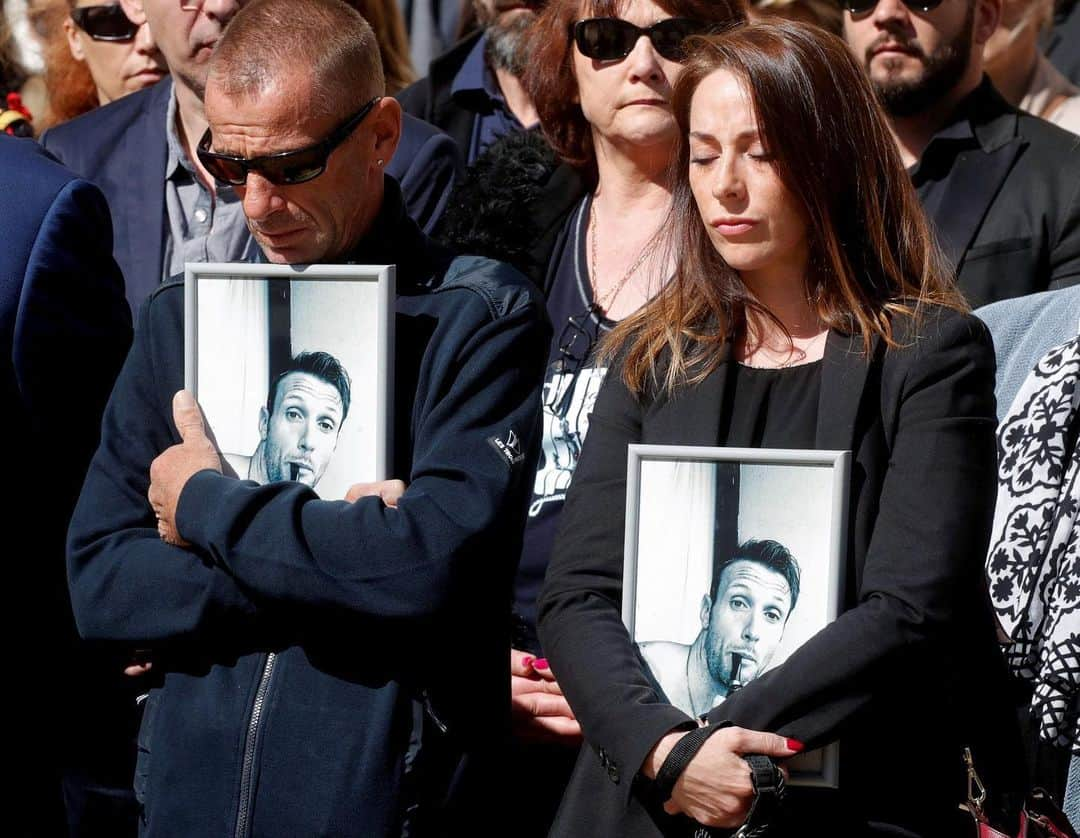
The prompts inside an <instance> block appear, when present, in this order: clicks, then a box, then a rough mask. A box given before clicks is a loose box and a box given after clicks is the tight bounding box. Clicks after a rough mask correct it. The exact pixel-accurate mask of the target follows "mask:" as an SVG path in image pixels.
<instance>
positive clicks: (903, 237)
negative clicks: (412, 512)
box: [540, 23, 1020, 838]
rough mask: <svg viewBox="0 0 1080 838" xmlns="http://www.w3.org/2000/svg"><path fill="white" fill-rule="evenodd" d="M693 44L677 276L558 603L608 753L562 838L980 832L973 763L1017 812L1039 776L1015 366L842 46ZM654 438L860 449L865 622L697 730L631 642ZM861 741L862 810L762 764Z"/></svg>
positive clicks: (850, 584) (584, 783) (749, 37)
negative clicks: (1004, 549)
mask: <svg viewBox="0 0 1080 838" xmlns="http://www.w3.org/2000/svg"><path fill="white" fill-rule="evenodd" d="M691 44H692V46H691V50H692V55H691V57H690V59H689V60H688V62H687V64H686V69H685V70H684V72H683V74H682V75H681V76H680V78H679V80H678V81H677V82H676V84H675V90H674V93H673V96H672V107H673V112H674V115H675V118H676V120H677V121H678V125H679V129H680V131H679V133H680V141H679V143H678V146H677V153H676V159H675V169H674V172H675V177H676V179H677V180H676V183H675V184H674V192H673V203H672V209H671V214H670V219H671V226H672V229H673V233H672V236H673V243H674V248H675V252H676V253H678V254H679V258H678V260H677V264H676V267H675V274H674V277H673V279H672V280H671V282H669V283H668V284H667V285H666V286H665V287H664V289H663V290H661V291H660V293H659V294H658V295H657V297H655V298H654V299H653V300H652V302H650V303H648V304H647V305H646V306H644V307H643V308H642V309H641V310H639V311H638V312H637V313H635V314H633V315H631V316H629V317H628V318H626V319H624V320H623V321H622V322H621V323H620V324H619V325H618V326H616V327H615V329H613V330H612V332H611V333H610V335H609V336H608V337H607V338H606V340H605V343H604V351H602V352H601V355H600V358H601V363H603V360H604V359H607V360H609V361H610V362H611V363H612V369H611V372H610V373H609V375H608V376H607V379H606V381H605V384H604V387H603V390H602V391H601V393H600V395H599V397H598V399H597V402H596V406H595V410H594V411H593V414H592V420H591V422H592V427H591V430H590V432H589V438H588V440H587V442H586V444H585V450H584V452H583V454H582V459H581V463H580V465H579V467H578V470H577V473H576V475H575V478H574V484H573V486H572V487H571V489H570V493H569V496H568V498H567V502H566V508H565V510H564V514H563V516H562V521H561V522H560V532H559V537H558V540H557V543H556V546H555V550H554V553H553V556H552V561H551V567H550V569H549V572H548V576H547V581H546V584H545V587H544V591H543V594H542V597H541V602H540V637H541V641H542V642H543V644H544V649H545V652H546V653H547V655H548V657H549V659H550V663H551V666H552V668H553V670H554V672H555V673H556V674H557V675H558V676H559V679H560V680H559V683H560V684H561V686H562V688H563V690H564V692H565V694H566V697H567V699H568V700H569V702H570V706H571V707H572V708H573V710H574V712H575V713H576V715H577V718H578V719H579V721H580V724H581V727H582V730H583V732H584V736H585V739H586V742H587V743H588V744H587V747H585V748H583V749H582V753H581V756H580V759H579V761H578V763H577V766H576V767H575V772H574V777H573V779H572V782H571V785H570V788H569V790H568V792H567V795H566V797H565V798H564V800H563V804H562V807H561V809H560V812H559V817H558V818H557V820H556V822H555V825H554V826H553V829H552V835H558V836H560V838H562V836H570V837H571V838H572V836H588V837H589V838H591V836H596V835H620V836H632V837H635V838H636V836H660V835H663V836H691V835H694V836H697V835H704V834H713V833H710V832H708V831H706V830H702V829H701V825H706V826H707V827H718V828H724V829H732V828H737V827H740V825H742V824H744V822H746V820H747V818H748V817H749V822H748V823H749V826H750V828H751V830H753V829H754V828H757V827H760V826H766V825H767V826H768V828H769V831H768V833H767V834H768V835H776V836H795V835H799V836H804V835H813V836H817V835H837V836H849V835H850V836H856V835H858V836H862V835H891V836H947V835H948V836H951V835H963V834H973V832H974V829H973V825H972V823H971V820H970V816H969V815H967V814H964V813H961V812H960V811H959V810H958V804H959V803H961V802H963V801H964V800H965V797H966V795H965V792H966V786H965V779H966V776H965V771H964V762H963V753H964V748H965V747H970V748H971V749H972V751H973V752H974V755H975V761H976V765H977V767H978V770H979V771H980V773H981V775H982V777H983V779H984V780H986V782H987V786H988V787H989V788H990V789H991V790H992V792H994V793H996V794H997V795H998V800H999V801H1000V799H1001V795H1002V794H1003V793H1005V792H1011V791H1013V790H1014V789H1015V788H1016V787H1017V784H1016V778H1015V776H1014V772H1015V771H1016V770H1018V766H1019V764H1020V761H1019V756H1018V752H1017V748H1016V746H1017V742H1018V740H1017V736H1016V730H1015V722H1014V719H1013V716H1012V712H1011V708H1010V706H1009V701H1008V697H1007V695H1006V694H1005V680H1004V671H1003V668H1002V661H1001V659H1000V655H999V653H998V650H997V649H996V647H995V642H994V640H995V638H994V630H993V624H992V619H991V616H990V613H989V609H988V602H987V599H986V595H985V591H984V587H983V585H984V583H983V578H982V572H981V557H982V556H983V555H984V554H985V549H986V544H987V539H988V535H989V525H990V521H991V517H992V511H993V503H994V482H995V480H994V478H995V448H994V426H995V418H994V395H993V388H994V355H993V347H992V345H991V342H990V339H989V336H988V334H987V331H986V329H985V327H984V326H982V324H981V323H979V321H977V320H975V319H974V318H972V317H971V316H970V315H968V314H967V313H966V311H967V309H966V306H965V304H964V302H963V299H962V298H961V297H960V295H959V293H958V292H957V291H956V289H955V287H954V285H953V282H952V279H951V277H950V276H949V273H948V270H947V268H946V267H945V265H944V263H943V261H942V257H941V256H940V255H939V253H938V252H937V250H936V248H935V246H934V244H933V239H932V236H931V232H930V230H929V227H928V224H927V221H926V219H925V216H924V215H923V213H922V211H921V210H920V208H919V203H918V199H917V197H916V195H915V193H914V190H913V188H912V186H911V183H910V179H909V178H908V177H907V174H906V172H905V170H904V168H903V166H902V164H901V162H900V159H899V156H898V153H897V151H896V148H895V145H894V143H893V142H892V139H891V136H890V134H889V130H888V127H887V124H886V122H885V118H884V116H883V114H882V111H881V109H880V107H879V106H878V104H877V102H876V100H875V98H874V94H873V92H872V91H871V89H870V86H869V84H868V82H867V80H866V78H865V76H864V74H863V73H862V71H861V69H860V67H859V66H858V64H857V63H856V62H855V60H854V59H853V57H852V55H851V53H850V52H849V50H848V49H847V48H846V47H845V45H844V44H843V42H842V41H840V40H839V39H838V38H836V37H834V36H832V35H829V34H826V33H825V32H824V31H822V30H818V29H815V28H813V27H804V26H800V25H798V24H792V23H775V24H770V25H766V24H754V25H746V26H739V27H735V28H733V29H731V30H729V31H727V32H725V33H723V34H721V35H718V36H715V37H710V38H707V39H695V41H693V42H691ZM643 441H644V442H649V443H656V444H665V443H666V444H687V445H728V446H736V447H758V448H793V449H815V448H816V449H827V450H838V449H839V450H849V451H851V452H852V469H851V481H850V486H849V497H848V524H849V526H848V529H847V532H846V544H845V553H844V555H845V556H846V561H847V563H848V564H847V572H846V577H847V580H848V581H847V589H846V599H845V601H844V602H843V604H842V611H843V613H842V615H841V616H840V618H839V619H838V620H836V621H835V622H833V623H832V624H830V625H829V626H827V627H826V628H824V629H823V630H821V631H820V632H819V633H818V634H816V635H815V636H813V637H812V638H811V639H810V640H808V641H807V642H806V643H805V644H803V645H802V646H801V647H800V648H799V649H797V650H795V651H794V652H793V653H792V654H791V655H790V656H789V657H788V658H787V659H786V660H785V661H784V662H783V663H780V664H779V665H778V666H776V667H775V668H773V669H772V670H770V671H768V672H766V673H765V674H763V675H761V676H760V677H757V678H755V679H754V680H752V681H750V682H748V683H746V684H744V685H742V686H741V688H739V689H737V690H733V691H731V692H729V693H728V695H727V696H726V697H725V698H723V699H722V700H720V701H719V702H718V703H716V704H714V706H713V707H712V708H711V709H709V710H707V711H706V712H704V713H703V714H702V715H701V716H700V717H699V718H691V717H690V716H688V715H687V714H686V713H684V712H683V711H681V710H679V709H678V708H677V707H675V706H673V705H672V704H671V703H670V702H669V701H668V700H667V697H666V696H665V695H664V694H663V692H662V691H661V690H660V688H659V687H658V686H657V681H656V679H655V678H653V677H652V676H651V675H650V673H649V671H648V669H647V666H646V663H645V661H644V660H643V659H642V657H641V656H640V654H639V653H638V652H637V650H636V648H635V646H634V644H633V643H632V641H631V639H630V637H629V636H628V634H627V631H626V629H625V627H624V626H623V622H622V617H621V601H622V568H623V533H624V525H625V511H624V510H625V508H626V473H627V446H628V445H629V444H631V443H638V442H643ZM777 734H778V736H777ZM780 737H784V739H782V738H780ZM785 739H786V741H785ZM836 741H839V750H840V780H839V783H840V785H839V788H838V789H825V788H805V787H793V788H787V789H786V790H785V791H780V790H779V786H780V785H781V784H780V780H779V776H778V773H777V772H776V770H775V769H774V768H773V767H772V766H771V765H770V763H769V761H767V760H762V759H761V758H760V757H754V756H751V757H750V759H749V760H747V759H744V757H745V756H747V755H753V754H754V753H761V752H763V753H765V754H767V755H769V756H771V757H774V758H780V759H779V762H781V763H783V762H784V761H785V760H786V758H789V757H791V756H793V755H794V754H795V753H796V752H798V751H801V750H803V749H804V748H805V749H807V750H811V751H812V750H814V749H816V748H819V747H821V746H823V745H825V744H828V743H831V742H836ZM809 756H811V757H812V756H813V754H810V755H809ZM964 819H967V823H966V824H965V822H964ZM965 830H966V832H965ZM716 834H727V833H716Z"/></svg>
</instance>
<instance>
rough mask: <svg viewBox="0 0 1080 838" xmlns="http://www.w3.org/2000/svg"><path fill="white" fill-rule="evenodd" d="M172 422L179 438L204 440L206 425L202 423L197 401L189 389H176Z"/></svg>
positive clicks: (196, 440)
mask: <svg viewBox="0 0 1080 838" xmlns="http://www.w3.org/2000/svg"><path fill="white" fill-rule="evenodd" d="M172 404H173V423H174V424H175V425H176V431H177V433H179V434H180V439H182V440H183V441H184V442H201V441H203V440H206V438H207V437H206V425H205V424H204V423H203V415H202V411H201V410H199V403H198V402H197V401H195V397H194V396H193V395H192V394H191V392H190V391H189V390H178V391H177V392H176V395H175V396H173V403H172Z"/></svg>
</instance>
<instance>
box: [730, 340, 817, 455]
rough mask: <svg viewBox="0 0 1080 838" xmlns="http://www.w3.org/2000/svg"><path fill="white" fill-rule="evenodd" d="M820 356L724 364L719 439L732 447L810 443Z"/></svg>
mask: <svg viewBox="0 0 1080 838" xmlns="http://www.w3.org/2000/svg"><path fill="white" fill-rule="evenodd" d="M821 366H822V364H821V361H814V362H812V363H809V364H800V365H799V366H796V367H782V368H780V369H759V368H757V367H748V366H745V365H743V364H737V363H734V362H732V363H730V364H729V365H728V374H727V382H726V384H727V386H726V390H725V392H724V405H723V410H722V413H721V415H720V438H721V439H722V440H724V442H725V444H726V445H727V446H729V447H733V448H813V447H814V437H815V435H816V434H817V417H818V396H819V395H820V393H821Z"/></svg>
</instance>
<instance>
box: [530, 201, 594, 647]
mask: <svg viewBox="0 0 1080 838" xmlns="http://www.w3.org/2000/svg"><path fill="white" fill-rule="evenodd" d="M590 202H591V197H589V196H586V197H585V198H584V199H583V200H582V201H581V202H580V203H579V205H578V209H577V211H576V212H574V213H573V214H572V215H571V216H570V218H568V219H567V231H568V235H567V236H565V238H563V239H562V241H563V242H564V246H563V247H562V248H561V249H560V250H558V251H557V252H555V253H553V254H552V264H553V265H554V266H555V273H554V281H553V282H552V285H551V289H550V290H549V292H548V300H547V310H548V316H549V317H550V318H551V323H552V326H553V331H554V340H553V341H552V342H551V351H550V353H549V355H548V366H547V369H546V370H545V372H544V386H543V391H542V393H543V409H544V414H543V428H542V435H541V440H540V445H541V448H540V460H539V462H538V463H537V464H536V479H535V482H534V484H533V494H532V502H531V503H530V505H529V517H528V519H527V522H526V526H525V540H524V544H523V549H522V552H521V562H520V564H519V566H518V573H517V578H516V580H515V583H514V613H515V614H516V615H517V616H518V618H519V619H518V620H517V625H516V627H515V635H516V636H515V637H514V643H515V644H516V645H517V646H518V648H524V649H526V650H527V651H530V652H534V653H536V654H540V653H541V650H540V647H539V642H538V641H537V639H536V597H537V595H538V594H539V593H540V585H541V583H542V582H543V581H544V573H545V572H546V571H547V565H548V560H549V559H550V558H551V547H552V544H553V543H554V541H555V530H556V526H557V524H558V520H559V513H560V512H562V507H563V501H564V500H565V498H566V490H567V489H568V488H569V487H570V481H571V479H573V476H574V469H575V468H576V467H577V461H578V456H579V455H580V453H581V446H582V444H583V443H584V442H585V435H586V434H587V433H588V431H589V414H590V413H592V408H593V404H595V402H596V396H597V393H599V392H600V385H601V384H602V383H603V381H604V376H605V375H606V373H607V367H598V366H596V365H595V364H594V362H593V359H592V355H593V352H594V350H595V348H596V345H597V343H598V342H599V340H600V338H601V337H603V336H604V335H605V334H606V333H607V332H608V330H609V329H611V327H612V326H613V325H614V323H613V322H612V321H611V320H608V319H607V318H606V317H604V316H603V315H602V314H600V313H599V312H598V311H597V310H596V309H595V307H594V305H593V296H592V284H591V283H590V281H589V266H588V260H587V259H586V256H585V234H586V230H587V229H588V219H589V205H590Z"/></svg>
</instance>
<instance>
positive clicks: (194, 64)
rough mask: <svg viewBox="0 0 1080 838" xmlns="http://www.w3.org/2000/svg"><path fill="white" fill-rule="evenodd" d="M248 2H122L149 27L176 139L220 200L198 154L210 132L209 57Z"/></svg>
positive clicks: (134, 18)
mask: <svg viewBox="0 0 1080 838" xmlns="http://www.w3.org/2000/svg"><path fill="white" fill-rule="evenodd" d="M244 2H245V0H120V5H121V6H123V7H124V13H125V14H127V16H128V17H129V18H130V19H131V21H132V22H133V23H137V24H140V25H141V24H144V23H145V24H147V25H148V26H149V27H150V31H151V33H153V36H154V40H155V41H156V42H157V45H158V49H160V50H161V54H162V55H163V56H164V58H165V62H166V64H168V67H169V72H170V73H171V75H172V79H173V86H174V93H175V96H176V106H177V107H176V110H177V113H176V119H177V126H176V127H177V135H178V136H179V138H180V142H181V143H182V144H183V147H184V154H185V155H187V158H188V160H190V161H191V164H192V166H194V167H195V171H196V173H197V174H198V176H199V178H200V179H201V180H202V182H203V183H204V184H205V185H206V186H207V187H208V188H209V189H210V192H211V194H213V195H216V194H217V190H216V188H215V183H214V179H213V178H212V177H210V175H209V174H208V173H207V171H206V170H205V169H204V168H203V167H202V164H201V163H200V162H199V159H198V157H197V156H196V154H195V148H196V146H197V145H198V142H199V138H200V137H202V135H203V133H204V132H205V131H206V114H205V111H204V109H203V94H204V91H205V89H206V74H207V68H208V64H209V61H210V55H211V54H212V52H213V50H214V45H215V44H216V43H217V42H218V39H219V38H221V33H222V32H223V31H224V30H225V27H226V25H227V24H228V23H229V21H230V20H232V18H233V15H235V14H236V13H237V12H238V11H239V10H240V8H241V7H242V6H243V5H244Z"/></svg>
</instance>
